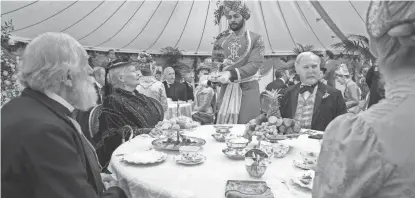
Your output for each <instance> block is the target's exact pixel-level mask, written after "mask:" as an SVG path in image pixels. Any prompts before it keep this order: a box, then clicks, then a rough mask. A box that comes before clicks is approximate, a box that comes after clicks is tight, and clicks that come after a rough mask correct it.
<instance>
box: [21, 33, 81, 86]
mask: <svg viewBox="0 0 415 198" xmlns="http://www.w3.org/2000/svg"><path fill="white" fill-rule="evenodd" d="M87 57H88V55H87V53H86V51H85V49H84V48H83V47H82V46H81V44H79V42H78V41H76V40H75V39H74V38H73V37H71V36H69V35H68V34H65V33H52V32H48V33H44V34H42V35H40V36H38V37H36V38H35V39H33V40H32V41H31V42H30V43H29V45H27V47H26V49H25V51H24V54H23V61H22V62H21V64H20V65H19V66H18V74H17V76H18V80H19V82H20V84H21V85H22V86H24V87H30V88H32V89H35V90H39V91H45V90H48V91H52V92H55V93H57V92H59V91H60V90H61V88H63V86H72V84H68V82H69V81H68V80H73V79H72V78H74V77H75V76H79V75H85V76H87V75H88V73H87V69H88V68H87V67H88V58H87Z"/></svg>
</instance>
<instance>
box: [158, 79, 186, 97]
mask: <svg viewBox="0 0 415 198" xmlns="http://www.w3.org/2000/svg"><path fill="white" fill-rule="evenodd" d="M163 85H164V88H165V89H166V96H167V98H171V99H172V100H173V101H177V99H179V100H181V101H187V92H186V87H185V86H184V85H183V84H182V83H180V82H174V83H173V84H171V85H168V84H167V82H166V81H164V82H163Z"/></svg>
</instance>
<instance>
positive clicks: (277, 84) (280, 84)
mask: <svg viewBox="0 0 415 198" xmlns="http://www.w3.org/2000/svg"><path fill="white" fill-rule="evenodd" d="M276 89H281V90H285V89H287V85H286V84H285V83H284V81H282V80H281V79H279V78H278V79H276V80H274V81H272V82H271V83H269V84H268V85H267V87H265V90H267V91H272V90H276Z"/></svg>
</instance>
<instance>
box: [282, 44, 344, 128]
mask: <svg viewBox="0 0 415 198" xmlns="http://www.w3.org/2000/svg"><path fill="white" fill-rule="evenodd" d="M320 64H321V60H320V58H319V57H318V56H317V55H315V54H313V53H312V52H303V53H301V54H299V55H298V56H297V59H296V60H295V70H296V72H297V74H298V76H299V77H300V83H298V84H296V85H294V86H292V87H290V88H288V89H287V91H286V92H285V93H284V96H283V98H282V101H281V106H280V111H281V116H282V117H283V118H291V119H295V120H297V122H299V123H300V125H301V128H306V129H313V130H318V131H324V130H325V129H326V127H327V125H328V124H329V123H330V122H331V121H332V120H333V119H334V118H336V117H337V116H339V115H341V114H344V113H346V111H347V109H346V104H345V102H344V100H343V96H342V93H341V92H340V91H339V90H337V89H335V88H333V87H331V86H328V85H325V84H324V83H322V82H320V81H319V78H320V75H319V72H320Z"/></svg>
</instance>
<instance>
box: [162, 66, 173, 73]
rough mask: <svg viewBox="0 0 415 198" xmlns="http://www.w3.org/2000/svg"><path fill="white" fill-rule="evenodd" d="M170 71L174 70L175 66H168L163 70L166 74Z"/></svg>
mask: <svg viewBox="0 0 415 198" xmlns="http://www.w3.org/2000/svg"><path fill="white" fill-rule="evenodd" d="M168 71H174V69H173V67H166V68H165V69H164V71H163V74H166V72H168Z"/></svg>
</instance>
